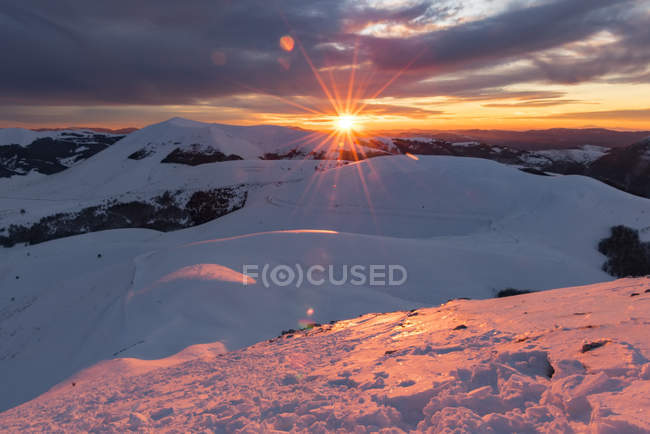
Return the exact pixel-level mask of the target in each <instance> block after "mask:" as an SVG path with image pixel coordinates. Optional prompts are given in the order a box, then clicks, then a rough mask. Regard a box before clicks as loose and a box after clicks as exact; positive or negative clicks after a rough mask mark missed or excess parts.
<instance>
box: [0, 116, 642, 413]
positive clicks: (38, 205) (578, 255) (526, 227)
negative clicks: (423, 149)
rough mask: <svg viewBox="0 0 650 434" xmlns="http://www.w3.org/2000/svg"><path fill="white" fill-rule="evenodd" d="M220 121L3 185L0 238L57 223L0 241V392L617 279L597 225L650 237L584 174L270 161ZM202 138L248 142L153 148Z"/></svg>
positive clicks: (421, 163)
mask: <svg viewBox="0 0 650 434" xmlns="http://www.w3.org/2000/svg"><path fill="white" fill-rule="evenodd" d="M238 128H244V127H238ZM226 131H227V129H224V128H221V127H219V126H212V125H209V126H207V127H206V126H205V124H195V123H192V122H186V121H183V120H178V119H175V120H172V121H170V122H166V123H162V124H158V125H154V126H152V127H148V128H145V129H142V130H139V131H137V132H135V133H132V134H130V135H129V136H127V137H126V138H124V139H122V140H120V141H119V142H117V143H115V144H114V145H112V146H110V147H108V148H107V149H105V150H104V151H102V152H99V153H97V154H95V155H94V156H92V157H91V158H89V159H87V160H85V161H83V162H81V163H79V164H76V165H74V166H73V167H71V168H69V169H67V170H65V171H62V172H60V173H56V174H53V175H49V176H47V177H42V178H36V179H32V180H31V181H30V182H28V183H19V182H18V181H17V178H20V177H13V178H10V179H6V180H4V182H3V183H0V209H2V210H3V212H2V214H0V236H4V237H7V238H10V237H9V236H8V234H11V233H12V231H13V233H14V234H17V236H22V234H23V233H22V232H21V231H23V230H26V231H27V235H28V236H34V237H42V238H40V239H39V238H35V239H33V240H29V239H28V240H27V241H28V242H31V241H35V242H39V241H45V240H46V239H48V237H50V236H52V234H54V235H56V237H55V238H59V239H54V240H51V241H48V242H40V243H38V244H34V245H24V241H25V239H22V241H20V242H18V243H17V244H14V245H13V247H10V248H0V255H2V265H1V266H0V288H1V293H0V321H1V323H0V382H1V383H2V384H3V391H4V392H3V393H2V394H0V408H2V409H7V408H10V407H13V406H15V405H18V404H20V403H23V402H26V401H28V400H30V399H33V398H35V397H36V396H38V395H40V394H41V393H44V392H45V391H47V390H48V389H49V388H50V387H52V386H54V385H55V384H57V383H59V382H61V381H63V380H64V379H66V378H68V377H70V376H71V375H74V374H75V373H77V372H79V371H80V370H82V369H85V368H88V367H90V366H93V365H94V364H96V363H99V362H100V361H102V360H108V359H114V358H125V357H126V358H133V357H137V358H141V359H154V358H155V359H158V358H161V357H168V356H170V355H173V354H175V353H177V352H179V351H181V350H183V349H185V348H187V347H188V346H191V345H195V344H205V343H210V342H216V343H217V344H215V345H217V346H219V347H220V348H222V349H223V348H226V349H227V350H237V349H241V348H243V347H245V346H247V345H252V344H254V343H255V342H259V341H261V340H265V339H270V338H272V337H274V336H275V335H277V334H278V333H280V331H281V330H288V329H293V328H296V327H300V326H301V325H302V326H304V324H308V323H309V322H310V321H312V322H320V323H325V322H327V321H330V320H342V319H345V318H351V317H354V316H356V315H360V314H366V313H368V312H386V311H394V310H405V309H413V308H420V307H422V306H431V305H437V304H439V303H442V302H444V301H446V300H448V299H451V298H458V297H472V298H490V297H493V296H494V295H495V294H497V293H498V292H499V291H501V290H504V289H507V288H515V289H526V290H544V289H550V288H557V287H565V286H574V285H580V284H585V283H596V282H602V281H607V280H610V279H612V277H611V276H609V275H608V274H607V273H605V272H604V271H603V270H602V266H603V263H604V262H605V261H606V260H607V258H606V257H605V256H603V255H602V254H601V253H599V251H598V250H597V247H598V242H599V241H600V240H601V239H602V238H604V237H607V236H608V234H609V232H610V228H611V227H612V226H615V225H625V226H628V227H630V228H633V229H637V230H639V231H640V233H641V234H642V236H643V237H644V240H647V235H648V233H649V232H648V231H649V229H650V228H649V226H650V222H649V221H648V217H647V216H648V215H650V202H649V201H648V200H647V199H644V198H640V197H635V196H631V195H629V194H626V193H624V192H621V191H619V190H616V189H614V188H611V187H610V186H608V185H606V184H604V183H601V182H598V181H596V180H593V179H590V178H587V177H582V176H553V177H551V176H537V175H533V174H529V173H525V172H522V171H520V170H518V168H517V167H514V166H509V165H504V164H501V163H498V162H494V161H489V160H487V159H479V158H457V157H453V156H424V155H421V156H414V155H410V156H403V155H388V156H385V157H380V158H371V159H366V160H363V161H359V162H350V163H349V164H344V163H343V162H339V161H336V160H318V159H302V158H301V159H289V160H263V159H259V158H255V156H257V155H258V152H260V151H261V152H268V151H271V152H274V151H278V150H281V149H280V148H279V145H281V144H282V143H283V141H281V140H279V139H278V140H277V141H275V142H273V143H269V144H268V145H265V144H264V143H263V137H259V141H260V142H259V143H255V141H254V140H253V138H250V136H249V137H248V138H246V139H244V138H241V137H240V138H239V139H238V140H241V141H240V142H237V143H241V144H242V146H241V149H240V148H239V147H237V146H235V145H234V143H235V142H233V141H230V142H228V143H226V144H224V145H222V142H221V140H225V139H224V137H225V138H227V136H226ZM275 131H284V130H275ZM251 134H252V133H251ZM258 134H261V133H258ZM265 134H266V131H265ZM291 134H294V133H291ZM295 134H304V132H302V133H301V132H296V133H295ZM196 137H201V138H202V139H201V144H202V145H210V146H213V147H214V148H215V150H217V151H219V152H222V153H224V154H227V155H229V154H236V155H240V156H241V157H242V158H244V157H249V156H253V157H254V158H252V159H243V160H237V159H235V160H228V161H221V162H219V161H216V162H211V163H205V164H199V165H188V164H178V163H163V162H162V160H163V159H165V158H166V157H167V156H168V155H169V154H170V153H171V152H173V151H174V150H175V149H176V148H181V149H187V148H186V147H185V146H186V145H187V146H190V147H191V145H192V144H193V143H195V140H194V139H195V138H196ZM203 139H205V140H203ZM208 139H210V140H213V141H212V142H208V141H207V140H208ZM175 142H178V143H175ZM382 143H383V145H382V146H385V149H389V150H392V151H391V152H395V149H394V148H393V145H395V144H394V143H393V142H392V141H391V142H390V144H389V142H388V141H382ZM148 144H151V146H150V147H149V148H148V149H150V150H152V151H153V153H152V154H150V155H149V156H147V157H145V158H143V159H140V160H137V159H132V158H129V156H130V155H131V154H133V153H134V152H136V151H138V150H139V149H141V148H142V147H146V146H147V145H148ZM395 146H396V145H395ZM248 151H250V152H251V153H250V154H247V152H248ZM150 219H153V220H150ZM160 219H163V220H164V221H161V220H160ZM98 222H99V223H98ZM165 224H168V225H169V226H165ZM93 225H98V226H93ZM120 225H121V226H120ZM158 225H160V226H158ZM118 227H122V228H124V229H116V228H118ZM136 227H140V228H136ZM143 227H144V228H149V229H143ZM156 228H158V229H156ZM153 229H156V230H153ZM171 229H176V230H171ZM50 231H53V232H50ZM57 231H58V232H57ZM80 232H90V233H85V234H83V235H77V236H73V235H75V234H79V233H80ZM267 264H268V266H269V267H273V269H275V267H278V266H291V267H294V268H295V267H296V266H297V265H299V266H301V267H303V268H302V269H303V271H304V269H306V268H307V267H311V266H317V265H322V266H325V267H329V266H332V270H333V271H332V273H334V275H335V277H336V278H337V279H339V280H340V279H341V273H342V272H343V267H344V266H345V265H349V266H351V265H359V266H361V267H364V269H365V270H366V271H368V270H369V269H370V267H371V266H372V265H378V264H379V265H381V264H384V266H386V267H388V266H391V265H392V266H396V267H399V266H401V267H403V268H404V269H405V270H406V274H407V276H406V277H407V279H406V280H405V281H404V282H402V283H401V284H400V285H399V286H390V285H388V284H383V285H381V284H370V281H369V280H368V279H366V281H365V283H362V284H352V283H345V281H344V283H343V284H337V283H335V282H334V281H333V280H332V281H330V282H329V283H323V284H317V282H307V281H306V280H305V282H304V284H303V285H296V284H292V285H289V286H281V285H270V286H269V287H266V286H265V285H264V278H263V277H262V276H261V275H260V276H257V277H255V283H254V284H250V285H248V286H243V285H242V274H243V273H244V271H245V270H244V267H245V266H257V267H258V273H262V269H263V268H264V266H265V265H267ZM35 270H37V272H35ZM283 273H284V274H287V273H288V272H287V271H286V269H285V270H284V272H283ZM295 273H298V271H295ZM350 273H351V272H350ZM348 275H350V274H348ZM267 277H268V276H267ZM303 277H304V275H303ZM296 283H297V282H296ZM308 312H311V314H308ZM305 320H307V321H305ZM109 398H110V397H109Z"/></svg>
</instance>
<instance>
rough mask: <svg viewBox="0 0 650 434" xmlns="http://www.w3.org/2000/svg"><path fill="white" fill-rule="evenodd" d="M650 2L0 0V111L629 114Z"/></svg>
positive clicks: (375, 118)
mask: <svg viewBox="0 0 650 434" xmlns="http://www.w3.org/2000/svg"><path fill="white" fill-rule="evenodd" d="M649 4H650V2H648V0H621V1H615V2H611V1H605V0H598V1H586V0H580V1H575V2H571V3H567V2H564V1H557V0H555V1H548V0H539V1H528V2H496V3H495V2H487V1H482V0H472V1H465V2H452V1H444V2H442V3H440V2H438V3H435V4H434V3H432V2H430V1H423V0H390V1H389V0H372V1H371V0H364V1H362V2H354V3H353V2H350V1H348V0H341V1H329V0H316V1H312V2H309V3H308V4H305V3H304V2H301V1H297V0H291V1H286V2H283V3H281V4H280V3H276V2H271V3H269V2H262V3H259V2H246V3H245V4H244V3H238V4H233V3H231V2H222V3H217V4H215V3H212V2H210V3H208V2H207V1H206V2H205V4H204V5H203V7H197V8H187V7H186V6H183V5H179V4H176V3H173V2H169V3H167V2H162V3H160V2H159V3H157V4H156V7H155V8H153V7H148V6H146V5H142V6H141V7H137V8H134V7H129V5H127V3H124V4H123V5H121V6H122V7H120V4H119V3H118V4H117V7H115V8H105V7H104V6H100V5H93V4H90V3H85V4H81V5H75V8H74V9H72V10H70V8H67V7H65V5H61V4H51V3H49V2H45V1H42V0H30V1H28V2H23V3H21V4H20V5H3V6H2V7H0V21H2V22H3V26H2V27H0V34H2V35H3V38H0V41H3V42H0V47H2V48H4V51H5V52H9V53H16V54H15V55H14V56H13V57H12V59H11V61H10V62H7V64H6V66H5V68H3V70H2V71H0V95H2V96H0V127H21V128H29V129H43V128H55V127H56V128H61V127H62V126H63V127H65V126H66V125H92V127H91V128H109V129H123V128H142V127H144V126H146V125H149V124H152V123H158V122H160V121H163V120H165V119H168V118H171V117H175V116H181V117H186V118H190V119H194V120H197V121H202V122H211V123H224V124H232V125H258V124H270V125H282V126H288V127H298V128H303V129H308V130H316V131H328V130H332V129H335V128H336V125H335V124H336V123H337V122H339V121H338V120H337V119H339V118H340V117H341V116H343V117H346V118H350V119H351V121H350V122H348V123H350V124H354V125H351V126H353V127H354V129H356V131H357V133H359V134H363V132H364V131H397V130H409V129H415V130H443V131H452V130H466V129H481V130H508V131H526V130H540V129H550V128H569V129H584V128H605V129H610V130H618V131H643V130H648V129H650V128H649V127H648V125H650V107H649V105H648V103H647V102H646V101H649V100H650V68H649V67H648V65H650V52H649V50H648V48H647V47H648V46H650V40H649V39H648V33H647V31H646V30H644V29H645V25H644V23H647V21H648V18H650V12H649V11H650V8H648V5H649ZM197 6H198V5H197ZM197 10H201V14H197V13H195V12H196V11H197ZM242 29H243V30H242ZM25 35H29V36H28V37H25ZM515 35H516V37H515ZM124 47H126V48H124ZM50 53H56V54H54V55H52V54H50ZM53 56H55V57H53ZM350 119H348V120H350ZM87 128H88V127H87Z"/></svg>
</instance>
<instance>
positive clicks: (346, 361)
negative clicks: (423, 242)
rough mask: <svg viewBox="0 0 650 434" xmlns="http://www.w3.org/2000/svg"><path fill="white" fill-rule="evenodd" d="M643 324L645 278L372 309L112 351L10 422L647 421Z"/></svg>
mask: <svg viewBox="0 0 650 434" xmlns="http://www.w3.org/2000/svg"><path fill="white" fill-rule="evenodd" d="M318 319H321V317H319V318H318ZM322 319H327V317H323V318H322ZM648 324H650V279H649V278H640V279H623V280H618V281H615V282H610V283H603V284H597V285H591V286H582V287H574V288H565V289H559V290H554V291H545V292H541V293H536V294H529V295H523V296H517V297H510V298H503V299H492V300H483V301H465V300H455V301H450V302H448V303H445V304H444V305H442V306H439V307H432V308H422V309H418V310H416V311H411V312H409V311H400V312H392V313H386V314H376V313H373V314H367V315H364V316H361V317H358V318H355V319H350V320H346V321H340V322H337V323H335V324H326V325H323V326H317V327H315V328H313V329H310V330H307V331H300V332H293V333H288V334H285V335H284V336H281V337H278V338H277V339H272V340H269V341H268V342H261V343H258V344H256V345H253V346H251V347H248V348H244V349H241V350H238V351H232V352H229V353H225V352H224V351H225V349H224V348H223V346H222V345H221V344H219V343H211V344H205V345H196V346H193V347H190V348H187V349H186V350H185V351H183V352H181V353H179V354H176V355H174V356H172V357H169V358H165V359H161V360H154V361H144V360H138V359H133V358H122V359H116V360H110V361H105V362H102V363H99V364H97V365H95V366H93V367H91V368H89V369H86V370H84V371H82V372H80V373H78V374H76V375H74V376H72V377H71V378H69V379H67V380H66V381H63V382H61V383H60V384H59V385H57V386H56V387H54V388H52V389H51V390H50V391H49V392H47V393H45V394H43V395H42V396H40V397H39V398H37V399H35V400H33V401H31V402H28V403H26V404H23V405H21V406H19V407H17V408H14V409H12V410H9V411H7V412H4V413H2V414H0V430H2V431H11V432H19V431H20V432H24V431H30V432H44V431H96V430H102V431H104V430H106V431H113V432H125V431H128V430H135V431H138V432H155V431H161V430H164V431H203V430H208V431H210V432H235V431H237V432H271V431H275V430H277V431H290V430H292V431H301V432H333V431H337V432H370V431H379V430H382V429H388V430H390V431H382V432H406V431H410V430H418V431H429V432H459V433H476V432H486V433H488V432H499V433H501V432H504V433H505V432H519V433H523V432H531V433H532V432H599V433H620V432H625V433H641V432H648V431H650V399H649V398H648V397H649V396H650V395H649V392H650V363H649V360H648V358H649V357H650V341H648V339H647V326H648Z"/></svg>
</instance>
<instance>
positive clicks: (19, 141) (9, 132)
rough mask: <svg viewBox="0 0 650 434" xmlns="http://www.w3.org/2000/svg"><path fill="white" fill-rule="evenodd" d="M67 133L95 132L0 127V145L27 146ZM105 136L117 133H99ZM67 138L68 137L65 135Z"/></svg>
mask: <svg viewBox="0 0 650 434" xmlns="http://www.w3.org/2000/svg"><path fill="white" fill-rule="evenodd" d="M67 134H83V135H85V136H91V135H93V134H95V133H94V132H93V131H90V130H56V131H32V130H27V129H25V128H0V146H3V145H20V146H28V145H30V144H31V143H32V142H33V141H34V140H37V139H42V138H46V137H50V138H52V139H55V140H56V139H62V138H66V137H65V136H66V135H67ZM99 134H102V135H105V136H111V135H119V134H111V133H99ZM67 138H68V139H69V138H70V137H67ZM83 148H84V147H80V148H79V149H77V150H76V151H75V152H81V151H82V150H83Z"/></svg>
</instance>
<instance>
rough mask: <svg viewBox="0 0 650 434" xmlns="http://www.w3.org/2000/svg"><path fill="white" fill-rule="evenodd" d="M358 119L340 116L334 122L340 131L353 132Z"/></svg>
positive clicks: (350, 116) (351, 116)
mask: <svg viewBox="0 0 650 434" xmlns="http://www.w3.org/2000/svg"><path fill="white" fill-rule="evenodd" d="M356 123H357V118H356V116H353V115H339V116H337V118H336V119H335V121H334V125H335V126H336V129H337V130H339V131H344V132H347V131H351V130H354V129H355V127H356Z"/></svg>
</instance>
